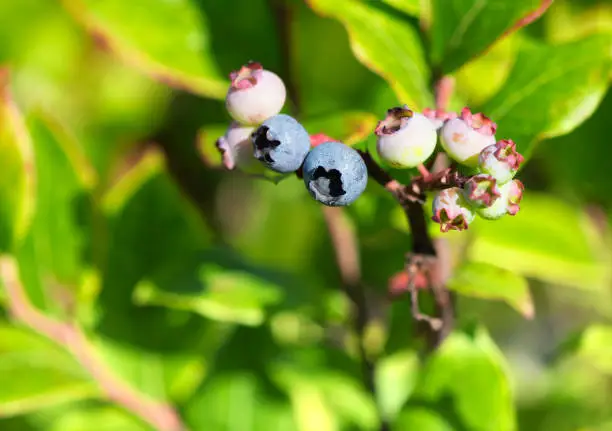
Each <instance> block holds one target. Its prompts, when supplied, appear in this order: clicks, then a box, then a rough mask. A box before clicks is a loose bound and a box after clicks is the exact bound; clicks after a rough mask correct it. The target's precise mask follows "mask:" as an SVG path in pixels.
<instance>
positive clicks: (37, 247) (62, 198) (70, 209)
mask: <svg viewBox="0 0 612 431" xmlns="http://www.w3.org/2000/svg"><path fill="white" fill-rule="evenodd" d="M28 129H29V130H30V134H31V136H32V141H33V144H34V149H35V153H36V178H37V190H36V213H35V214H34V219H33V221H32V226H31V230H30V233H29V235H28V237H27V239H26V241H25V243H24V245H23V247H20V249H19V250H18V251H17V258H18V261H19V264H20V272H21V275H22V277H23V278H24V282H25V285H26V289H27V290H28V292H29V293H30V295H31V296H32V295H33V294H34V297H33V298H32V299H33V300H34V301H35V303H37V305H39V306H40V305H41V304H40V302H39V301H40V298H39V301H36V295H40V296H41V297H42V298H43V300H44V302H46V304H45V306H44V308H49V307H50V308H53V305H52V304H49V302H52V301H48V299H49V298H46V296H47V295H48V294H50V292H45V289H43V287H42V284H43V282H46V281H48V280H55V281H57V282H59V283H61V284H62V285H63V286H68V287H69V288H73V289H74V288H76V286H77V285H78V283H79V282H80V278H81V276H82V274H83V271H84V268H85V265H86V259H85V256H86V255H87V251H86V249H87V245H88V244H87V241H88V238H87V230H86V223H87V220H88V219H89V218H90V217H88V215H87V214H89V212H90V208H91V206H92V202H91V196H90V195H89V192H88V189H90V188H91V187H93V184H94V182H95V172H94V171H93V169H92V168H91V166H90V165H89V164H88V163H87V160H85V158H84V155H83V154H82V152H81V149H80V148H79V147H78V145H77V143H76V142H74V141H73V140H72V139H71V138H70V137H69V136H68V135H67V134H66V132H65V131H64V130H63V129H62V128H61V126H60V125H59V124H57V123H55V122H53V121H52V120H50V119H49V118H44V117H42V116H34V117H31V118H29V119H28ZM74 290H76V289H74Z"/></svg>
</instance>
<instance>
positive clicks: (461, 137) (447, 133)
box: [440, 108, 497, 167]
mask: <svg viewBox="0 0 612 431" xmlns="http://www.w3.org/2000/svg"><path fill="white" fill-rule="evenodd" d="M496 129H497V125H496V124H495V123H493V122H492V121H491V120H490V119H489V118H488V117H486V116H484V115H483V114H472V113H471V112H470V110H469V109H468V108H464V109H463V111H462V112H461V116H460V117H458V118H455V119H452V120H449V121H447V122H446V123H445V124H444V126H442V129H441V130H440V143H441V144H442V147H443V148H444V150H445V151H446V153H447V154H448V155H449V156H450V157H451V158H452V159H453V160H455V161H457V162H458V163H461V164H462V165H465V166H469V167H476V165H477V164H478V156H479V154H480V152H481V151H482V150H483V149H484V148H486V147H488V146H490V145H494V144H495V131H496Z"/></svg>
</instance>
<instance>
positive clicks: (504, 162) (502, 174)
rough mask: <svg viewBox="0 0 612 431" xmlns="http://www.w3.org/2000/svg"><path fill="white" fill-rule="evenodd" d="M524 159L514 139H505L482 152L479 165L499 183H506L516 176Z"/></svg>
mask: <svg viewBox="0 0 612 431" xmlns="http://www.w3.org/2000/svg"><path fill="white" fill-rule="evenodd" d="M524 160H525V159H524V158H523V156H522V155H521V154H520V153H518V152H517V151H516V144H515V143H514V141H512V140H510V139H503V140H501V141H498V142H497V143H496V144H495V145H490V146H488V147H486V148H485V149H483V150H482V151H481V152H480V156H479V157H478V167H479V168H480V170H481V171H482V172H484V173H485V174H489V175H491V176H492V177H493V178H495V179H496V180H497V183H498V184H505V183H507V182H508V181H510V180H511V179H512V178H513V177H514V175H515V174H516V172H517V171H518V169H519V167H520V166H521V163H523V161H524Z"/></svg>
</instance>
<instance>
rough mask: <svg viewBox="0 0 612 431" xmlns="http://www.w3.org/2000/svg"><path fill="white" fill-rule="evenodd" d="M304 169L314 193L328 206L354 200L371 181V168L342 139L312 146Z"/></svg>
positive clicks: (310, 190)
mask: <svg viewBox="0 0 612 431" xmlns="http://www.w3.org/2000/svg"><path fill="white" fill-rule="evenodd" d="M303 173H304V184H305V185H306V188H307V189H308V191H309V192H310V194H311V195H312V197H313V198H315V199H316V200H318V201H319V202H321V203H322V204H325V205H328V206H344V205H349V204H351V203H353V202H354V201H355V200H356V199H357V198H358V197H359V196H360V195H361V193H363V191H364V190H365V188H366V185H367V183H368V169H367V168H366V165H365V163H364V161H363V159H362V158H361V156H360V155H359V153H358V152H357V151H355V150H354V149H353V148H351V147H348V146H346V145H344V144H342V143H340V142H325V143H323V144H320V145H318V146H316V147H315V148H313V149H312V150H310V152H309V153H308V155H307V156H306V159H305V160H304V166H303Z"/></svg>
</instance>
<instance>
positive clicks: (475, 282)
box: [448, 262, 534, 319]
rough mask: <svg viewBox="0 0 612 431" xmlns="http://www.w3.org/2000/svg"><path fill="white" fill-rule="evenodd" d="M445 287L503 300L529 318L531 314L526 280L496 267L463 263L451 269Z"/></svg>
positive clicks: (477, 296) (470, 294)
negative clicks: (453, 269) (451, 271)
mask: <svg viewBox="0 0 612 431" xmlns="http://www.w3.org/2000/svg"><path fill="white" fill-rule="evenodd" d="M448 287H449V289H453V290H454V291H456V292H459V293H460V294H462V295H466V296H474V297H476V298H484V299H498V300H502V301H505V302H506V303H508V305H510V306H511V307H513V308H514V309H516V310H517V311H518V312H519V313H521V314H522V315H523V316H525V317H527V318H529V319H530V318H532V317H533V315H534V309H533V302H532V300H531V294H530V293H529V285H528V284H527V280H525V278H523V277H521V276H520V275H518V274H515V273H514V272H511V271H508V270H506V269H503V268H499V267H497V266H493V265H490V264H487V263H479V262H467V263H465V264H463V265H462V266H460V267H459V268H457V269H456V270H455V271H454V273H453V276H452V277H451V279H450V280H449V281H448Z"/></svg>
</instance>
